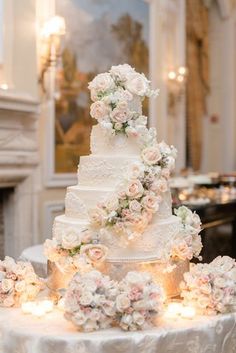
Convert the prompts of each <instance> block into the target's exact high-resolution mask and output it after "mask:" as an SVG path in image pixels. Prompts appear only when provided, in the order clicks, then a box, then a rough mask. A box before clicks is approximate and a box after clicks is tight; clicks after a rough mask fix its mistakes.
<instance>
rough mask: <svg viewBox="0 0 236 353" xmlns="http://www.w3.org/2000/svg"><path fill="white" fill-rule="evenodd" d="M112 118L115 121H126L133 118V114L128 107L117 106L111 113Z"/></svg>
mask: <svg viewBox="0 0 236 353" xmlns="http://www.w3.org/2000/svg"><path fill="white" fill-rule="evenodd" d="M110 116H111V120H112V121H113V122H114V123H121V124H123V123H126V122H127V121H128V120H130V119H131V117H132V115H131V113H130V111H129V110H128V109H119V108H115V109H114V110H113V111H112V112H111V114H110Z"/></svg>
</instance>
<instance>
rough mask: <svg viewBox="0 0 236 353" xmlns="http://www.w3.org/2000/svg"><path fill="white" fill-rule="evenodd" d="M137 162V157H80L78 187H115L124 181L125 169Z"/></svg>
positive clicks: (138, 158)
mask: <svg viewBox="0 0 236 353" xmlns="http://www.w3.org/2000/svg"><path fill="white" fill-rule="evenodd" d="M139 160H140V157H139V156H133V157H130V156H129V157H126V156H115V157H113V156H100V155H90V156H84V157H81V158H80V164H79V167H78V182H79V185H86V186H97V187H101V188H103V187H115V186H116V185H117V184H119V183H120V182H121V181H122V180H124V178H125V176H126V173H127V168H128V167H129V166H130V165H131V164H132V163H135V162H137V161H139ZM97 201H99V200H97Z"/></svg>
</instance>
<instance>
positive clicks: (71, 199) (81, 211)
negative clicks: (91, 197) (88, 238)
mask: <svg viewBox="0 0 236 353" xmlns="http://www.w3.org/2000/svg"><path fill="white" fill-rule="evenodd" d="M65 210H66V212H65V214H66V216H68V217H80V218H81V219H87V218H88V212H87V208H86V206H85V204H84V202H83V201H82V200H81V199H80V198H79V197H78V196H77V195H76V194H75V193H73V192H67V194H66V198H65Z"/></svg>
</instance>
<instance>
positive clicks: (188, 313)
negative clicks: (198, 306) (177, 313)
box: [181, 306, 196, 319]
mask: <svg viewBox="0 0 236 353" xmlns="http://www.w3.org/2000/svg"><path fill="white" fill-rule="evenodd" d="M195 315H196V311H195V309H194V308H193V307H192V306H183V308H182V311H181V316H182V317H183V318H184V319H193V318H194V316H195Z"/></svg>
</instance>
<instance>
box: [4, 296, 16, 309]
mask: <svg viewBox="0 0 236 353" xmlns="http://www.w3.org/2000/svg"><path fill="white" fill-rule="evenodd" d="M14 304H15V301H14V297H12V296H10V297H7V298H6V299H4V301H3V306H5V307H7V308H9V307H11V306H13V305H14Z"/></svg>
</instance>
